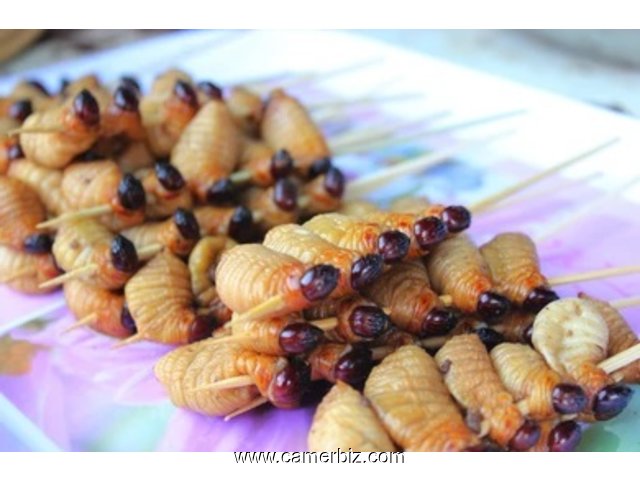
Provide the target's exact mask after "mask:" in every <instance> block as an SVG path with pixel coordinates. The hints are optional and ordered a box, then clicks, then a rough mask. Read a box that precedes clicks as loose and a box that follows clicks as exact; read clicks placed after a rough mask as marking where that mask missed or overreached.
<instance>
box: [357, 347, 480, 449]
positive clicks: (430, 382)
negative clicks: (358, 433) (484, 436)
mask: <svg viewBox="0 0 640 480" xmlns="http://www.w3.org/2000/svg"><path fill="white" fill-rule="evenodd" d="M364 395H365V397H366V398H367V399H368V400H369V401H370V402H371V406H372V407H373V409H374V410H375V412H376V414H377V415H378V418H379V419H380V420H381V421H382V424H383V425H384V427H385V429H386V431H387V432H388V433H389V435H390V436H391V438H392V439H393V441H394V443H396V444H397V445H399V446H400V447H401V448H402V449H404V450H406V451H411V452H415V451H419V452H450V451H462V450H467V449H470V448H473V447H475V446H476V445H478V443H479V441H478V439H477V437H476V436H475V435H474V434H473V432H471V430H470V429H469V428H468V427H467V426H466V425H465V423H464V420H463V419H462V416H461V415H460V412H459V411H458V408H457V406H456V404H455V402H454V401H453V399H452V398H451V396H450V395H449V391H448V390H447V387H446V386H445V385H444V383H443V381H442V377H441V374H440V372H439V370H438V367H437V365H436V363H435V361H434V360H433V359H432V358H431V357H430V356H429V355H428V354H427V353H426V352H425V351H424V350H422V349H421V348H419V347H416V346H412V345H408V346H404V347H401V348H399V349H398V350H396V351H395V352H394V353H392V354H391V355H389V356H388V357H386V358H385V359H384V360H383V361H382V363H381V364H380V365H378V366H377V367H375V368H374V369H373V370H372V371H371V374H370V375H369V378H368V379H367V382H366V384H365V387H364Z"/></svg>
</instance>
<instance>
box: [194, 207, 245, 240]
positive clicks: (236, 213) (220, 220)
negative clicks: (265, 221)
mask: <svg viewBox="0 0 640 480" xmlns="http://www.w3.org/2000/svg"><path fill="white" fill-rule="evenodd" d="M193 214H194V215H195V216H196V220H197V221H198V225H200V234H201V235H202V236H206V235H226V236H229V237H231V238H233V239H234V240H236V241H238V242H247V241H250V240H252V239H253V238H254V237H255V234H256V228H255V224H254V223H253V215H252V213H251V210H249V209H248V208H246V207H242V206H240V207H208V206H207V207H196V208H195V209H194V210H193Z"/></svg>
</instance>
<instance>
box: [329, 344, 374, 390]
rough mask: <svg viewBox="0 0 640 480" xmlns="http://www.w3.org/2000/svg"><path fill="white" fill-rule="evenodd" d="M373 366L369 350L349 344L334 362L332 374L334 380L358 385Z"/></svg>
mask: <svg viewBox="0 0 640 480" xmlns="http://www.w3.org/2000/svg"><path fill="white" fill-rule="evenodd" d="M372 368H373V358H372V355H371V350H369V349H368V348H364V347H362V346H351V347H350V349H349V351H347V352H346V353H344V354H343V355H342V356H341V357H340V358H339V359H338V361H337V362H336V366H335V368H334V371H333V374H334V377H335V379H336V381H338V380H340V381H342V382H345V383H348V384H349V385H354V386H359V385H361V384H362V383H363V382H364V381H365V380H366V378H367V377H368V376H369V372H371V369H372Z"/></svg>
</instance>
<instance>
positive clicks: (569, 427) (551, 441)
mask: <svg viewBox="0 0 640 480" xmlns="http://www.w3.org/2000/svg"><path fill="white" fill-rule="evenodd" d="M580 440H582V427H580V425H579V424H577V423H576V422H574V421H573V420H566V421H564V422H560V423H559V424H558V425H556V426H555V427H553V429H552V430H551V432H550V433H549V438H548V439H547V447H548V448H549V451H550V452H573V451H574V450H575V449H576V448H577V447H578V445H579V444H580Z"/></svg>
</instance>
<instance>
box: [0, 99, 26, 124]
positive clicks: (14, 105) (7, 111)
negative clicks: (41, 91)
mask: <svg viewBox="0 0 640 480" xmlns="http://www.w3.org/2000/svg"><path fill="white" fill-rule="evenodd" d="M32 113H33V103H32V102H31V100H29V99H28V98H20V99H18V98H11V97H6V98H0V118H1V119H2V120H3V121H7V120H8V122H6V125H11V129H13V128H18V127H19V126H20V125H21V124H22V122H24V121H25V120H26V118H27V117H28V116H29V115H31V114H32Z"/></svg>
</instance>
